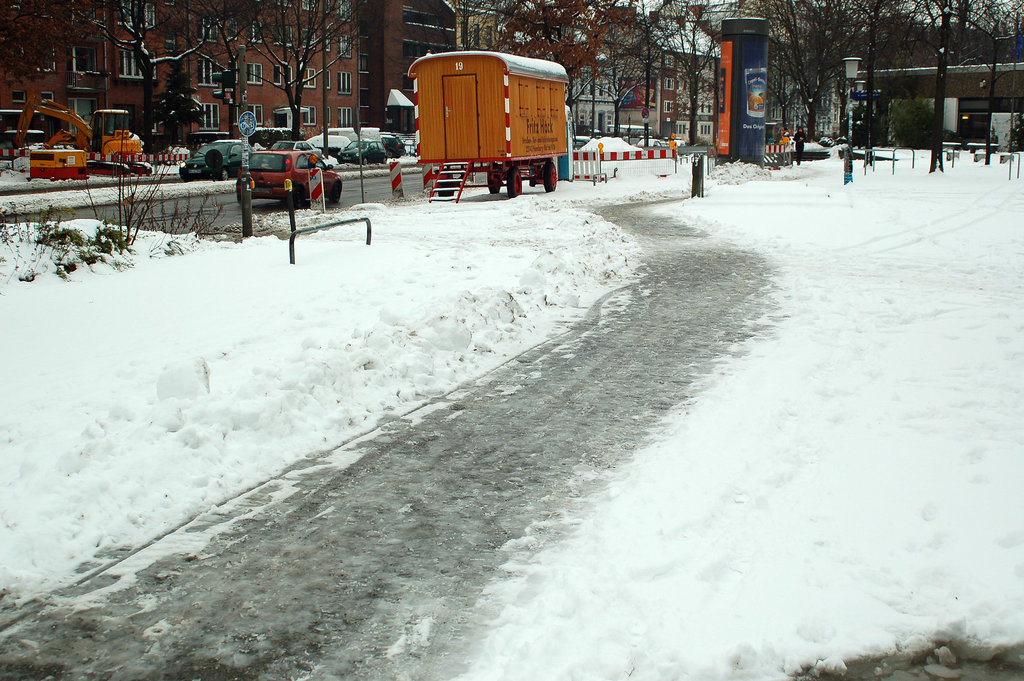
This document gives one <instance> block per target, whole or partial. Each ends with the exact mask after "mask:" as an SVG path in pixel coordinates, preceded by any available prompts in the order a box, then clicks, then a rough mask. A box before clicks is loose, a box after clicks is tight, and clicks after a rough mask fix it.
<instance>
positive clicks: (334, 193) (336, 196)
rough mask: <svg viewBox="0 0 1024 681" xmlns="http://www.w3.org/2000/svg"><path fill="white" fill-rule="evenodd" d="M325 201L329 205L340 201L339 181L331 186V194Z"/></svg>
mask: <svg viewBox="0 0 1024 681" xmlns="http://www.w3.org/2000/svg"><path fill="white" fill-rule="evenodd" d="M327 200H328V201H330V202H331V203H338V202H339V201H341V180H338V181H337V182H335V183H334V184H332V185H331V193H330V194H328V195H327Z"/></svg>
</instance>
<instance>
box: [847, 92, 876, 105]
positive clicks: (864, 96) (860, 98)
mask: <svg viewBox="0 0 1024 681" xmlns="http://www.w3.org/2000/svg"><path fill="white" fill-rule="evenodd" d="M850 97H851V98H852V99H853V101H855V102H866V101H868V93H867V92H865V91H864V90H854V91H853V93H852V94H851V95H850ZM881 97H882V91H881V90H875V94H874V96H873V97H872V98H871V99H880V98H881Z"/></svg>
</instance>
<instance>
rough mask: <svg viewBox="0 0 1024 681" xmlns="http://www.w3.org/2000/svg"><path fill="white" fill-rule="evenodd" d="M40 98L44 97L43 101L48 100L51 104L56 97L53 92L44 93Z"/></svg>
mask: <svg viewBox="0 0 1024 681" xmlns="http://www.w3.org/2000/svg"><path fill="white" fill-rule="evenodd" d="M39 96H40V97H42V98H43V99H48V100H50V101H51V102H52V101H53V100H54V96H53V92H52V91H44V92H42V93H41V94H40V95H39Z"/></svg>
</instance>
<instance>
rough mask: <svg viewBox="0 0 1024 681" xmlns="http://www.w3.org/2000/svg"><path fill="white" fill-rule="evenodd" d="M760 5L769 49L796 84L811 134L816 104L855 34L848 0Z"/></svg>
mask: <svg viewBox="0 0 1024 681" xmlns="http://www.w3.org/2000/svg"><path fill="white" fill-rule="evenodd" d="M759 9H761V10H762V11H763V12H764V15H765V16H766V17H767V18H768V20H769V22H770V23H769V25H770V35H769V41H770V44H769V51H770V52H772V53H775V54H776V55H777V56H778V62H777V63H778V64H780V65H781V67H782V69H783V72H782V74H781V75H782V76H783V77H785V78H787V79H788V80H789V82H790V83H792V85H793V87H794V88H795V90H796V92H797V94H798V96H799V98H800V102H801V104H802V106H803V107H804V109H805V112H806V116H807V135H808V137H810V138H812V139H813V138H814V136H815V134H816V133H815V130H816V127H817V111H818V107H819V105H820V104H821V101H822V99H823V97H824V95H825V93H826V92H828V91H829V90H830V89H831V88H832V87H833V84H834V83H835V82H836V81H837V80H839V79H840V78H842V74H843V57H846V56H848V55H849V53H850V50H851V49H852V46H853V44H854V42H855V40H856V39H857V31H856V30H855V28H854V27H855V26H856V24H855V23H854V22H853V20H852V16H851V11H850V7H849V6H848V5H847V0H799V1H798V0H763V2H761V3H760V4H759Z"/></svg>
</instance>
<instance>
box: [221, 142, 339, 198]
mask: <svg viewBox="0 0 1024 681" xmlns="http://www.w3.org/2000/svg"><path fill="white" fill-rule="evenodd" d="M313 168H319V169H320V171H321V173H322V174H323V184H324V196H326V198H327V200H328V201H330V202H331V203H338V201H340V200H341V178H340V177H338V174H337V173H336V172H334V171H333V170H331V169H329V168H328V167H327V166H326V164H324V162H323V161H322V160H321V159H320V158H319V156H318V154H317V153H316V152H315V151H295V150H290V149H270V150H267V151H257V152H254V153H253V154H252V156H250V157H249V177H250V178H251V179H252V197H253V198H254V199H279V200H281V201H285V200H287V199H288V193H287V191H286V190H285V188H284V182H285V180H291V181H292V197H293V199H294V201H295V205H296V206H303V205H305V206H308V205H309V171H310V170H312V169H313ZM235 195H236V198H238V200H239V201H241V200H242V185H241V183H235Z"/></svg>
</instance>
